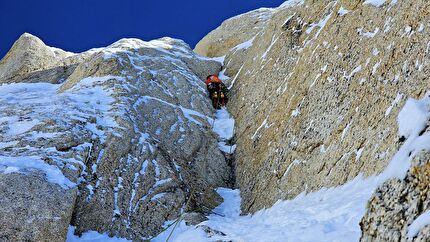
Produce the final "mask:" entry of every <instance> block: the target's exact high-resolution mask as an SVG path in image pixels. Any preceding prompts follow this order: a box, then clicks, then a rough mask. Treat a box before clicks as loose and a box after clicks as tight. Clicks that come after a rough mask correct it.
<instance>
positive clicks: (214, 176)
mask: <svg viewBox="0 0 430 242" xmlns="http://www.w3.org/2000/svg"><path fill="white" fill-rule="evenodd" d="M35 58H37V59H35ZM17 63H20V64H19V65H18V66H17ZM15 67H16V68H15ZM57 68H60V69H63V70H64V68H65V69H67V71H61V72H57V71H52V70H54V69H57ZM220 68H221V64H220V63H218V62H216V61H213V60H211V59H208V58H203V57H200V56H197V55H196V54H194V53H193V52H192V50H191V49H190V48H189V47H188V45H186V44H185V43H184V42H182V41H180V40H175V39H170V38H163V39H159V40H154V41H151V42H144V41H141V40H137V39H123V40H120V41H118V42H116V43H114V44H112V45H111V46H109V47H106V48H102V49H97V50H92V51H89V52H85V53H82V54H70V53H66V52H63V51H60V50H56V49H55V50H54V49H52V48H51V47H47V46H45V45H44V44H43V42H41V41H40V40H39V39H37V38H36V37H34V36H31V35H28V34H25V35H23V36H22V37H21V38H20V39H19V40H18V41H17V42H16V43H15V45H14V47H13V48H12V49H11V51H10V52H9V53H8V54H7V56H6V57H5V58H4V59H3V60H2V61H1V64H0V83H11V82H21V83H14V84H6V85H2V86H0V93H1V94H2V95H1V96H0V103H1V104H2V105H0V134H1V135H0V190H1V192H2V194H8V196H3V197H2V198H0V206H1V207H2V209H0V224H1V225H0V238H1V240H37V241H63V240H64V239H65V235H66V233H67V229H68V225H69V224H70V223H71V224H72V225H73V226H76V233H78V234H79V233H82V232H84V231H88V230H95V231H99V232H109V234H110V235H115V236H120V237H125V238H128V239H133V240H134V241H142V240H144V239H146V238H149V237H150V236H153V235H156V234H157V233H159V232H161V231H162V229H163V226H164V225H167V224H165V222H166V221H168V220H174V219H176V218H177V217H178V216H179V215H180V214H181V213H182V212H193V213H196V212H197V213H200V214H206V213H207V212H208V211H210V209H211V208H213V207H215V206H217V205H218V204H219V203H220V202H221V200H222V199H221V197H219V196H218V195H217V193H216V192H214V190H213V188H215V187H219V186H229V183H230V179H231V168H230V167H229V164H228V161H227V160H226V159H225V157H224V155H223V153H222V152H221V151H220V150H219V148H218V144H217V139H218V137H217V136H216V135H215V134H214V133H213V132H212V131H211V124H212V120H213V119H212V118H213V109H212V107H211V105H210V103H209V101H208V100H207V97H206V95H207V94H206V90H205V86H204V83H203V82H202V81H201V79H202V78H203V77H205V76H206V75H208V73H214V72H217V71H219V70H220ZM36 77H37V78H36ZM23 82H38V83H23ZM59 83H60V84H59ZM24 187H25V188H24ZM12 200H13V202H12ZM10 204H12V205H10ZM17 211H19V212H17ZM29 223H31V229H28V224H29Z"/></svg>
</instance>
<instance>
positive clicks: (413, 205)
mask: <svg viewBox="0 0 430 242" xmlns="http://www.w3.org/2000/svg"><path fill="white" fill-rule="evenodd" d="M429 184H430V153H428V152H421V153H420V154H419V155H417V156H416V157H415V159H414V160H413V161H412V164H411V169H410V170H409V172H408V174H407V176H406V178H405V179H404V180H399V179H391V180H389V181H387V182H385V183H384V184H383V185H382V186H381V187H380V188H378V190H377V191H376V192H375V194H374V196H373V197H372V199H371V200H370V201H369V205H368V210H367V213H366V215H365V216H364V218H363V219H362V221H361V230H362V232H363V234H362V237H361V241H408V239H409V240H410V239H415V240H416V241H428V238H429V235H430V226H429V225H427V226H425V227H424V228H422V229H421V230H420V231H418V234H416V235H412V236H410V237H409V238H408V228H409V225H411V224H412V223H413V222H414V220H415V219H416V218H417V217H418V216H419V215H421V214H423V213H424V212H426V211H428V210H429V208H430V199H429V195H430V193H429Z"/></svg>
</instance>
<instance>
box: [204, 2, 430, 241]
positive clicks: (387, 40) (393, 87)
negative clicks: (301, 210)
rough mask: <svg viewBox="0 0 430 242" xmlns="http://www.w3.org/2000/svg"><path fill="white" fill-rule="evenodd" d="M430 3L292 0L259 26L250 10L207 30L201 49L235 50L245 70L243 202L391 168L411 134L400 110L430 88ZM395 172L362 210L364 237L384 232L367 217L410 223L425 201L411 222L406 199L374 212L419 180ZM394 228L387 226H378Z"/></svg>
mask: <svg viewBox="0 0 430 242" xmlns="http://www.w3.org/2000/svg"><path fill="white" fill-rule="evenodd" d="M369 2H370V3H369ZM377 3H380V4H377ZM429 8H430V5H429V2H428V1H373V2H372V1H367V2H364V1H359V0H356V1H350V0H348V1H347V0H345V1H342V0H341V1H328V0H324V1H310V0H309V1H298V0H297V1H296V0H293V1H289V2H287V3H285V4H284V5H283V6H281V7H279V8H277V9H273V10H272V11H266V12H268V13H267V14H266V15H267V16H268V20H267V21H265V22H264V23H262V25H261V26H259V28H258V30H257V31H251V33H253V35H254V36H249V35H248V34H243V33H242V30H243V29H248V30H249V29H253V23H252V22H250V21H248V19H247V18H248V17H247V16H249V15H246V14H245V15H241V16H239V17H236V18H234V19H231V20H227V21H226V22H224V23H223V24H222V25H221V26H220V27H219V28H218V29H217V30H214V31H213V32H212V33H211V34H209V36H208V37H205V38H204V39H203V40H202V41H201V42H200V44H199V45H198V46H197V47H196V51H197V52H199V53H202V54H206V55H208V56H213V55H217V54H219V55H226V59H225V65H226V67H227V71H226V73H228V74H229V75H230V76H232V77H235V78H234V79H233V81H232V83H233V86H232V91H231V93H232V94H231V101H230V104H229V108H230V111H231V112H232V114H233V116H234V117H235V120H236V138H235V139H236V143H237V150H236V179H237V185H238V186H239V188H240V189H241V195H242V202H243V203H242V211H243V212H245V213H247V212H254V211H256V210H258V209H261V208H263V207H268V206H271V205H272V204H273V203H274V202H276V201H277V200H278V199H289V198H293V197H294V196H296V195H298V194H299V193H301V192H303V191H316V190H319V189H320V188H322V187H330V186H337V185H340V184H344V183H345V182H347V181H349V180H351V179H352V178H354V177H356V176H357V175H358V174H360V173H363V174H365V175H372V174H377V173H380V172H381V171H383V170H384V169H385V167H386V166H387V164H388V162H389V161H390V160H391V158H392V156H393V155H394V154H395V153H396V152H397V150H398V149H399V147H400V145H401V144H402V142H403V141H402V138H401V137H398V130H397V120H396V118H397V115H398V113H399V111H400V109H401V107H402V106H403V105H404V103H405V100H406V99H407V98H408V97H412V98H422V97H423V96H424V95H425V93H426V91H427V90H429V89H430V83H429V81H428V76H429V67H430V62H429V51H428V43H429V42H430V37H429V36H430V35H429V33H430V26H429V25H428V22H429V15H428V9H429ZM269 12H270V14H269ZM250 14H253V13H250ZM241 19H242V20H243V21H241ZM233 24H235V25H238V26H237V29H238V31H234V28H232V27H229V26H230V25H233ZM213 33H216V36H238V37H236V39H241V40H243V41H242V43H239V42H236V41H234V40H233V39H235V38H233V37H230V39H231V41H227V42H228V43H229V44H227V45H226V44H224V43H220V42H219V41H218V40H217V39H216V38H215V37H214V34H213ZM202 48H203V49H207V50H211V51H207V52H202V51H201V49H202ZM393 183H395V184H393ZM388 184H389V185H387V184H386V185H384V186H383V187H381V188H380V189H381V194H380V195H378V196H382V197H380V198H379V200H378V201H373V200H372V201H373V202H372V203H371V204H370V206H371V207H370V210H369V214H368V215H367V216H366V218H365V220H363V229H365V230H369V231H365V232H364V233H365V234H369V235H365V236H364V237H363V238H364V240H366V238H376V237H367V236H374V234H377V232H374V230H371V229H369V228H372V229H375V227H372V226H374V225H375V224H380V223H384V224H385V225H380V226H381V227H380V229H383V228H393V227H396V226H397V225H394V224H400V225H399V226H397V227H396V231H399V233H404V226H405V224H406V223H407V222H405V221H410V220H411V219H413V217H414V216H416V215H418V214H419V213H421V212H422V210H423V208H422V209H421V210H416V211H413V212H411V213H409V214H407V215H404V216H408V220H404V221H402V222H400V221H401V219H400V218H401V216H397V215H396V214H397V213H398V211H403V210H402V208H398V209H397V208H396V210H395V211H391V213H390V214H391V215H387V217H385V218H379V215H376V214H372V211H373V212H375V213H376V211H375V210H377V209H376V207H377V206H378V207H381V206H385V204H387V203H389V204H391V203H390V201H392V200H390V199H399V200H396V202H400V201H403V199H404V197H402V196H400V197H398V196H394V198H390V199H389V198H385V197H390V195H389V194H390V193H391V192H394V193H396V194H401V193H402V192H404V191H405V189H406V190H407V191H409V190H408V186H412V184H409V183H408V182H407V180H405V181H390V182H388ZM407 184H408V185H407ZM417 194H418V193H417V192H415V193H414V192H411V194H409V195H408V196H411V199H412V198H413V199H412V200H414V201H415V200H417V199H418V197H417ZM378 196H377V197H378ZM375 199H376V198H375ZM426 201H428V198H427V199H426ZM411 203H412V202H411ZM411 203H408V204H411ZM400 206H402V205H400ZM404 206H405V207H406V206H407V205H404ZM372 207H373V208H374V209H372ZM403 212H404V211H403ZM409 215H410V216H409ZM402 216H403V215H402ZM375 217H378V219H377V218H375ZM384 226H385V227H384ZM372 231H373V232H372ZM402 231H403V232H402ZM378 233H379V232H378ZM390 233H391V232H390ZM391 236H393V235H391ZM427 236H428V235H427ZM394 237H395V236H393V237H388V236H385V235H382V232H381V235H380V237H377V238H384V239H388V238H394ZM384 239H383V240H384Z"/></svg>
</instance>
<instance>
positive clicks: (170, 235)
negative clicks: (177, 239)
mask: <svg viewBox="0 0 430 242" xmlns="http://www.w3.org/2000/svg"><path fill="white" fill-rule="evenodd" d="M193 195H194V189H193V190H191V195H190V197H189V198H188V201H187V203H186V204H185V208H187V207H188V205H189V204H190V201H191V198H192V197H193ZM183 216H184V214H181V216H179V218H177V219H176V222H175V223H174V225H175V226H174V227H173V229H172V231H170V234H169V236H168V237H167V239H166V242H169V239H170V237H172V235H173V232H174V231H175V229H176V228H177V226H178V224H179V223H180V222H181V220H182V219H183ZM172 225H173V224H171V225H170V226H172ZM170 226H169V227H170ZM169 227H167V228H169ZM167 228H166V230H167Z"/></svg>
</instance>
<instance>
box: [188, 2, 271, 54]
mask: <svg viewBox="0 0 430 242" xmlns="http://www.w3.org/2000/svg"><path fill="white" fill-rule="evenodd" d="M272 13H273V10H272V9H269V8H261V9H257V10H254V11H252V12H249V13H245V14H242V15H239V16H236V17H233V18H231V19H229V20H227V21H225V22H223V23H222V25H221V26H220V27H219V28H217V29H215V30H213V31H211V32H210V33H209V34H208V35H207V36H205V37H204V38H203V39H202V40H201V41H199V43H197V45H196V47H195V48H194V51H195V52H196V53H197V54H199V55H203V56H209V57H214V56H223V55H225V54H227V53H228V51H229V50H230V49H231V48H233V47H235V46H236V45H238V44H241V43H243V42H245V41H248V40H249V39H251V38H252V37H254V36H255V34H256V33H258V32H259V31H261V29H262V28H263V27H264V26H265V24H266V23H267V21H268V20H269V19H270V17H271V15H272Z"/></svg>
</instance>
